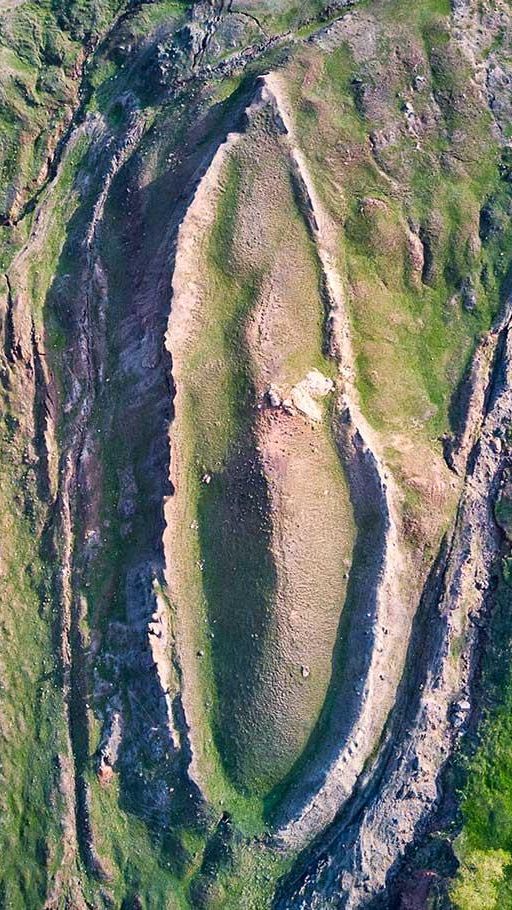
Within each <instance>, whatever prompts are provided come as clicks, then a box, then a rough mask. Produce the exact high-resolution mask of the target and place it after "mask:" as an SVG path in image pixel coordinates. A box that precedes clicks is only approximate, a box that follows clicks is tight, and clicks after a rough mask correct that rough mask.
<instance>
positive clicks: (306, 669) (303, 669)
mask: <svg viewBox="0 0 512 910" xmlns="http://www.w3.org/2000/svg"><path fill="white" fill-rule="evenodd" d="M300 672H301V673H302V677H303V679H307V678H308V676H309V675H310V673H311V670H310V669H309V667H306V666H305V665H304V664H303V665H302V667H301V668H300Z"/></svg>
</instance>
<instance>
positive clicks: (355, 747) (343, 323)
mask: <svg viewBox="0 0 512 910" xmlns="http://www.w3.org/2000/svg"><path fill="white" fill-rule="evenodd" d="M262 81H263V92H262V97H263V99H264V100H266V101H267V102H268V103H270V104H271V105H272V107H273V109H274V115H275V117H276V118H277V119H278V120H279V121H280V122H281V123H282V127H283V129H284V131H285V133H286V135H287V141H288V145H289V154H290V160H291V165H292V170H293V173H294V175H295V177H296V181H297V183H298V184H299V188H300V189H301V191H302V196H303V199H304V201H305V203H306V204H305V206H304V207H305V209H306V213H307V219H308V222H309V227H310V231H311V234H312V236H313V238H314V241H315V245H316V249H317V254H318V258H319V261H320V264H321V268H322V273H323V279H324V293H325V298H326V308H327V310H328V312H327V326H328V331H329V342H330V349H331V354H332V356H333V357H334V358H335V360H336V362H337V363H338V368H339V385H338V388H339V396H338V402H337V413H336V417H335V435H336V437H337V441H338V447H339V450H340V458H341V460H342V463H343V465H344V468H345V471H346V473H347V476H348V480H349V487H350V490H351V498H352V503H353V507H354V513H355V517H356V524H357V523H358V519H359V523H362V520H363V517H364V514H366V513H367V511H368V510H369V503H371V508H372V510H374V511H375V512H376V513H377V514H378V516H379V518H378V519H377V520H376V521H375V525H376V535H377V537H376V539H375V540H374V542H373V543H374V548H375V553H376V554H378V555H377V556H376V558H375V562H374V566H373V571H370V572H369V575H370V578H369V583H367V585H366V586H365V588H364V589H363V590H361V589H359V590H357V593H356V596H355V597H354V600H355V603H354V604H353V605H351V607H352V609H353V610H354V621H355V622H356V623H359V622H361V623H362V625H363V627H364V630H365V631H366V633H367V637H366V640H365V641H364V643H363V642H361V647H362V648H363V649H364V650H365V651H366V653H367V657H366V661H365V668H364V671H363V674H362V675H360V676H359V678H357V679H354V680H353V686H352V689H353V690H354V689H355V695H356V698H355V699H353V701H354V702H355V703H356V704H355V706H354V708H353V718H352V720H351V724H350V727H349V729H347V728H346V724H343V723H342V722H341V715H342V713H343V712H344V711H345V712H346V705H345V706H344V705H343V702H346V701H347V698H348V696H347V693H346V692H340V693H339V694H338V697H336V695H335V696H334V705H333V708H332V711H333V714H334V715H335V716H334V720H333V722H332V725H331V726H332V733H331V738H332V739H333V740H334V739H336V738H337V736H339V737H340V738H339V740H338V741H333V742H331V743H330V751H329V757H328V759H327V766H325V762H326V759H325V756H324V755H323V754H320V756H318V758H317V760H313V761H312V762H311V767H310V768H308V769H306V771H305V773H304V776H303V777H302V779H301V780H300V781H299V783H298V784H297V786H296V788H294V790H292V793H291V802H290V804H289V805H288V806H287V808H286V810H285V818H284V820H283V821H282V822H281V823H280V824H279V828H278V832H277V837H278V838H279V840H280V841H282V842H283V843H285V844H286V845H287V846H292V847H294V848H297V847H302V846H304V845H305V844H306V843H307V842H308V841H309V840H310V839H311V838H312V837H314V836H315V835H316V834H318V833H319V832H320V831H322V830H323V829H324V828H325V827H326V825H328V824H329V823H330V822H331V821H332V819H333V818H334V816H335V814H336V813H337V812H338V811H339V810H340V808H341V806H342V805H343V803H344V802H345V801H346V800H347V799H348V798H349V796H350V795H351V793H352V791H353V788H354V785H355V783H356V780H357V778H358V776H359V775H360V773H361V771H362V770H363V767H364V764H365V762H366V760H367V758H368V755H369V754H370V753H371V751H372V749H373V748H374V747H375V744H376V743H377V742H378V739H379V737H380V735H381V732H382V729H383V726H384V723H385V721H386V718H387V716H388V713H389V711H390V709H391V707H392V705H393V702H394V698H395V694H396V689H397V686H398V682H399V678H400V674H401V668H402V665H403V659H404V658H405V651H404V648H405V644H404V640H405V638H406V635H405V630H406V629H407V626H408V625H409V624H410V615H411V614H410V609H409V606H408V605H407V603H405V604H402V599H401V594H400V576H401V573H402V572H403V570H404V557H403V555H402V554H401V552H400V543H399V535H398V530H397V518H396V503H397V501H398V493H397V490H396V488H395V486H394V484H393V481H392V479H391V478H390V477H389V473H388V471H387V470H386V468H385V467H384V464H383V462H382V458H381V456H380V454H379V445H378V440H377V439H376V436H375V433H374V432H373V430H372V429H371V427H370V426H369V424H368V422H367V421H366V420H365V418H364V417H363V415H362V413H361V410H360V407H359V404H358V394H357V389H356V387H355V366H354V363H355V361H354V355H353V350H352V344H351V337H350V325H349V318H348V314H347V311H346V306H345V295H344V289H343V285H342V280H341V277H340V275H339V273H338V269H337V263H336V259H337V254H336V244H337V235H336V228H335V226H334V224H333V222H332V220H331V218H330V216H329V215H328V213H327V211H326V210H325V207H324V206H323V204H322V202H321V200H320V198H319V196H318V193H317V192H316V189H315V187H314V181H313V178H312V175H311V173H310V170H309V167H308V164H307V161H306V158H305V156H304V154H303V153H302V151H301V150H300V148H299V147H298V145H297V140H296V137H295V133H294V127H293V122H292V117H291V113H290V109H289V106H288V103H287V100H286V95H285V91H284V87H283V85H282V82H281V79H280V77H279V75H278V74H270V75H267V76H264V77H262ZM374 555H375V554H374ZM352 571H354V569H353V570H352ZM354 587H356V586H354ZM359 614H360V615H359ZM356 616H357V618H356ZM390 667H392V668H393V669H392V670H391V672H390ZM336 715H339V717H337V716H336ZM340 724H341V726H340Z"/></svg>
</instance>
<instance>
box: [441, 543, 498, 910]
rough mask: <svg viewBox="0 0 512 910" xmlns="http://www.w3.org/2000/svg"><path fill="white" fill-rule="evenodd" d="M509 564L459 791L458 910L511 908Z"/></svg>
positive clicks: (455, 894) (454, 891) (454, 898)
mask: <svg viewBox="0 0 512 910" xmlns="http://www.w3.org/2000/svg"><path fill="white" fill-rule="evenodd" d="M509 561H510V560H509V559H505V560H504V563H503V577H502V579H501V580H500V582H499V587H498V592H497V606H496V609H495V613H494V615H493V618H492V624H491V636H492V638H491V640H492V645H491V647H490V649H489V651H488V653H487V655H486V657H485V659H484V671H483V680H482V687H483V692H484V697H485V700H486V707H485V710H484V721H483V723H482V727H481V730H480V732H479V736H478V743H477V745H476V747H475V744H474V743H469V744H468V749H469V754H468V755H467V756H466V758H465V760H464V762H463V766H464V769H465V781H464V783H463V784H462V785H461V791H460V796H461V797H462V832H461V834H460V836H459V837H458V839H457V841H456V853H457V856H458V858H459V861H460V869H459V872H458V875H457V877H456V880H455V884H454V886H453V888H452V891H451V898H452V901H453V904H454V906H455V907H456V908H457V910H497V908H500V907H507V906H508V905H509V904H510V903H511V902H512V750H511V742H512V674H511V669H510V643H511V641H512V623H511V619H510V613H511V611H510V607H511V604H512V587H511V581H510V577H509V575H510V573H509Z"/></svg>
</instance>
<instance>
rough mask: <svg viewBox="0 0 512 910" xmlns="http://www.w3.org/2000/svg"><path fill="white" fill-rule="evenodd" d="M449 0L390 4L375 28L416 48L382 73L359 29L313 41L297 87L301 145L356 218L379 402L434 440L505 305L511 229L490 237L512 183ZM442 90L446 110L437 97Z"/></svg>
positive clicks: (353, 253)
mask: <svg viewBox="0 0 512 910" xmlns="http://www.w3.org/2000/svg"><path fill="white" fill-rule="evenodd" d="M448 7H449V4H444V3H436V4H431V5H429V4H420V5H418V18H417V21H416V22H415V21H414V18H413V17H412V16H407V21H406V22H404V25H403V26H398V31H397V25H396V23H397V18H398V17H399V13H400V4H397V3H387V4H383V5H382V13H383V16H382V21H380V22H379V23H378V25H376V24H375V20H373V19H372V23H371V26H370V28H372V29H374V30H375V31H376V35H375V41H376V42H377V43H380V44H381V45H382V46H386V47H387V48H388V49H389V50H391V49H392V48H393V47H394V46H398V44H403V45H404V50H403V53H401V54H400V55H399V58H398V59H397V60H395V59H394V58H393V57H390V58H389V62H388V63H386V61H385V60H384V59H380V60H379V64H378V66H379V77H378V82H376V81H375V79H376V76H375V73H374V72H373V71H371V65H372V64H373V61H372V59H371V57H369V56H368V57H366V56H365V55H364V50H363V49H362V48H361V47H360V45H359V44H358V43H357V41H356V40H355V39H354V42H353V45H351V41H350V38H347V43H346V44H345V46H342V47H340V48H339V49H337V50H335V51H334V52H333V53H331V54H324V55H320V54H314V53H309V52H308V54H304V55H303V58H302V61H301V63H300V64H299V66H298V72H297V76H298V80H300V81H299V82H298V83H297V87H295V88H293V86H292V87H291V94H292V97H293V98H294V101H295V103H296V105H297V111H298V114H297V120H298V125H299V129H300V136H301V144H302V146H303V148H304V149H305V150H307V153H308V156H309V158H310V161H311V164H312V166H313V168H314V172H315V174H316V177H317V185H318V188H319V190H320V191H321V192H322V193H323V196H324V199H325V201H326V202H327V204H328V205H329V206H330V208H331V210H332V211H333V213H334V214H335V216H336V217H337V219H338V221H339V222H341V223H342V224H343V225H344V229H343V231H342V232H341V233H340V262H341V264H342V267H343V269H344V273H345V280H346V289H347V300H348V303H349V306H350V311H351V317H352V325H353V330H354V337H355V342H356V351H357V363H358V384H359V388H360V392H361V398H362V401H363V404H364V408H365V411H366V412H367V414H368V416H369V417H370V419H371V420H372V421H373V422H374V423H375V425H376V426H378V427H380V428H386V429H387V430H402V431H403V430H404V429H406V430H408V431H411V430H416V429H417V430H418V431H421V432H424V433H426V434H427V437H428V438H430V439H432V438H435V437H436V436H437V435H438V434H439V433H440V432H441V431H444V430H446V429H447V428H448V427H449V420H450V416H451V415H450V414H449V408H450V398H451V392H452V390H453V389H454V388H455V387H456V385H457V382H458V381H459V380H460V378H461V376H462V375H463V373H464V370H465V368H466V365H467V363H468V360H469V358H470V356H471V353H472V351H473V350H474V346H475V343H476V342H477V340H478V338H479V337H480V334H481V332H482V331H484V330H485V329H486V328H488V327H489V325H490V322H491V318H492V316H493V314H494V313H496V311H497V309H498V306H499V302H500V301H499V287H500V286H501V284H502V281H503V278H504V274H503V259H504V257H503V250H504V249H505V247H506V244H507V242H508V230H509V228H508V225H507V226H505V225H504V224H503V225H502V231H501V233H500V234H499V236H498V233H496V234H495V236H494V237H493V242H492V243H490V244H487V243H486V242H485V240H484V244H483V247H482V241H481V237H480V234H479V224H480V212H481V209H482V208H483V207H484V205H485V204H486V203H487V202H488V200H489V199H490V198H492V199H495V197H496V196H497V197H498V198H501V197H502V194H503V192H505V193H507V192H508V191H507V188H506V186H504V184H503V181H502V179H501V175H502V172H501V174H500V164H501V162H500V152H499V147H498V143H497V141H495V140H493V139H492V138H491V139H490V136H489V134H490V114H489V113H488V112H487V110H486V109H484V108H482V107H481V106H480V105H479V104H478V99H477V97H476V96H475V95H473V96H472V95H471V89H469V90H468V88H467V87H468V83H469V75H468V64H467V63H466V62H465V61H464V60H463V59H462V58H460V55H459V56H457V54H456V51H455V50H454V49H452V47H451V44H450V38H449V33H448V30H447V29H448V21H447V18H446V15H447V13H448V12H449V8H448ZM443 14H444V15H443ZM359 40H360V39H359ZM305 84H307V88H304V85H305ZM299 86H300V88H299ZM432 91H434V93H435V98H436V99H437V104H438V105H439V108H440V111H441V115H442V119H441V121H440V122H439V114H436V116H435V118H434V115H433V113H432V111H429V110H428V108H429V105H430V104H431V101H430V97H431V95H430V93H431V92H432ZM462 95H464V98H465V103H464V104H463V105H462V104H461V103H460V98H461V96H462ZM335 136H336V137H337V139H338V142H337V144H336V146H335V148H336V151H335V152H334V153H332V154H331V155H330V156H329V157H327V156H325V154H324V151H323V150H324V148H325V147H326V146H329V147H332V144H333V142H334V137H335ZM372 144H373V146H374V148H375V149H376V151H375V152H374V154H373V155H372V154H371V146H372ZM411 228H412V230H411ZM411 233H413V234H414V235H415V236H414V237H412V238H411ZM422 244H423V250H422ZM416 256H418V257H419V258H418V260H417V261H416V262H415V257H416ZM422 257H423V262H422ZM472 288H473V289H474V292H475V303H472V302H469V305H468V296H469V295H468V291H469V290H470V289H472ZM465 304H466V305H465Z"/></svg>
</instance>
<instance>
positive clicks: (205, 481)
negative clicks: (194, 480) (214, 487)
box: [201, 474, 212, 486]
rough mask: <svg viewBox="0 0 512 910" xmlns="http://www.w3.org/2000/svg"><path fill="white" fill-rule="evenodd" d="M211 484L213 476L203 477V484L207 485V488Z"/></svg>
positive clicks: (206, 475)
mask: <svg viewBox="0 0 512 910" xmlns="http://www.w3.org/2000/svg"><path fill="white" fill-rule="evenodd" d="M211 482H212V475H211V474H203V476H202V477H201V483H204V484H206V486H208V484H209V483H211Z"/></svg>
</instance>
